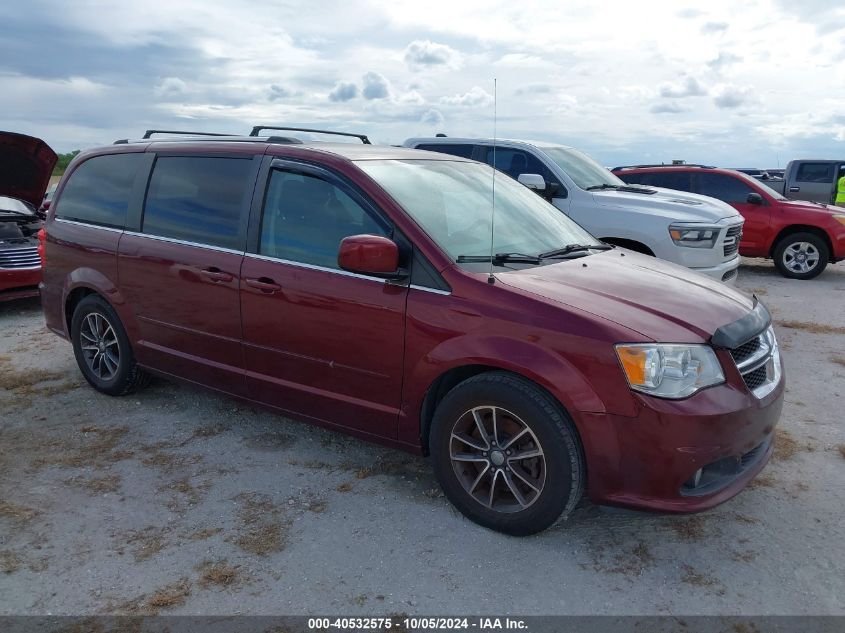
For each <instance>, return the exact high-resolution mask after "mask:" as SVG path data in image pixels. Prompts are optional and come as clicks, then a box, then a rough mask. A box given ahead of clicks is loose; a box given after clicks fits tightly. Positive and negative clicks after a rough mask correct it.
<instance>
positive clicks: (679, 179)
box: [642, 171, 692, 191]
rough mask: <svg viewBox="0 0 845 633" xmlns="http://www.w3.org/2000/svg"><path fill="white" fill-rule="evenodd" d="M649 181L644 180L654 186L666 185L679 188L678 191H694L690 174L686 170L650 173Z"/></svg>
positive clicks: (668, 187) (646, 183) (669, 187)
mask: <svg viewBox="0 0 845 633" xmlns="http://www.w3.org/2000/svg"><path fill="white" fill-rule="evenodd" d="M649 177H650V180H649V182H643V183H642V184H644V185H651V186H652V187H665V188H666V189H677V190H678V191H692V183H691V182H690V175H689V174H688V173H685V172H677V171H674V172H666V173H657V174H649Z"/></svg>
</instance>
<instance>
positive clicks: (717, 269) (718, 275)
mask: <svg viewBox="0 0 845 633" xmlns="http://www.w3.org/2000/svg"><path fill="white" fill-rule="evenodd" d="M740 261H741V260H740V257H739V255H737V256H736V257H734V258H733V259H729V260H728V261H726V262H722V263H721V264H718V265H717V266H711V267H707V268H690V270H692V271H693V272H696V273H700V274H702V275H707V276H708V277H712V278H713V279H715V280H716V281H723V282H725V283H726V284H729V285H731V286H733V285H734V284H736V278H737V276H738V270H737V269H738V268H739V264H740Z"/></svg>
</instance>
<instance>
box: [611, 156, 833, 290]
mask: <svg viewBox="0 0 845 633" xmlns="http://www.w3.org/2000/svg"><path fill="white" fill-rule="evenodd" d="M613 173H614V174H616V175H617V176H619V178H621V179H622V180H624V181H625V182H627V183H629V184H633V185H645V186H652V187H664V188H666V189H677V190H679V191H687V192H691V193H698V194H701V195H704V196H710V197H712V198H718V199H719V200H722V201H724V202H727V203H728V204H730V205H731V206H733V207H734V208H735V209H736V210H737V211H739V212H740V213H741V214H742V216H743V217H744V218H745V226H744V228H743V231H742V235H741V238H740V243H739V252H740V254H741V255H745V256H746V257H766V258H771V259H773V260H774V263H775V266H777V269H778V270H779V271H780V272H781V274H782V275H783V276H784V277H790V278H792V279H812V278H814V277H817V276H818V275H820V274H821V273H822V271H823V270H824V269H825V267H826V266H827V265H828V263H833V262H838V261H840V260H842V259H845V209H841V208H838V207H834V206H830V205H826V204H821V203H818V202H807V201H803V200H788V199H787V198H785V197H783V196H782V195H781V194H779V193H777V192H776V191H774V190H773V189H770V188H769V187H767V186H766V185H765V184H763V183H761V182H759V181H757V180H755V179H754V178H752V177H750V176H748V175H746V174H743V173H741V172H738V171H735V170H732V169H718V168H716V167H708V166H705V165H689V164H687V165H636V166H627V167H616V168H614V169H613Z"/></svg>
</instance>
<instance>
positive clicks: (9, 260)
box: [0, 246, 41, 268]
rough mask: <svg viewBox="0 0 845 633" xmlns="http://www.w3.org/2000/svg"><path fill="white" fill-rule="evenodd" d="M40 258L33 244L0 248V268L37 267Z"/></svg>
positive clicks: (39, 263) (39, 264)
mask: <svg viewBox="0 0 845 633" xmlns="http://www.w3.org/2000/svg"><path fill="white" fill-rule="evenodd" d="M39 266H41V258H40V257H39V256H38V249H37V248H36V247H34V246H31V247H27V248H13V249H12V248H10V249H8V250H0V268H38V267H39Z"/></svg>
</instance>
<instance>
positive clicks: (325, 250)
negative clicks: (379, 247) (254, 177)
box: [259, 171, 390, 268]
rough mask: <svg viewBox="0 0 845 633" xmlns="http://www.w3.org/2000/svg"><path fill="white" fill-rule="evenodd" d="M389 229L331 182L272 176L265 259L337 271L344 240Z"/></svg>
mask: <svg viewBox="0 0 845 633" xmlns="http://www.w3.org/2000/svg"><path fill="white" fill-rule="evenodd" d="M364 233H366V234H369V235H383V236H389V235H390V230H389V228H388V227H387V225H386V224H385V223H384V222H382V221H381V220H380V219H376V218H375V217H373V216H372V215H370V213H369V212H367V211H366V210H365V209H364V208H363V207H361V206H360V205H359V204H358V203H357V202H355V201H354V200H353V199H352V198H351V197H350V196H349V195H347V194H346V193H345V192H344V191H343V190H342V189H340V188H339V187H337V186H335V185H333V184H332V183H330V182H327V181H325V180H322V179H320V178H316V177H314V176H306V175H304V174H297V173H292V172H287V171H274V172H273V173H272V175H271V176H270V184H269V186H268V188H267V196H266V198H265V200H264V213H263V215H262V221H261V243H260V245H259V252H260V253H261V254H262V255H269V256H271V257H278V258H279V259H287V260H290V261H294V262H302V263H305V264H314V265H316V266H325V267H327V268H337V267H338V265H337V253H338V249H339V247H340V241H341V240H342V239H343V238H344V237H348V236H350V235H361V234H364Z"/></svg>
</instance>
